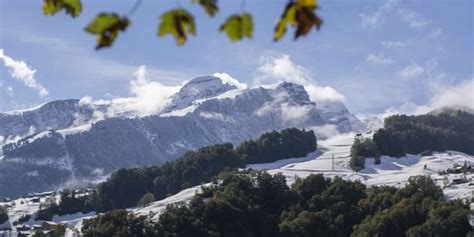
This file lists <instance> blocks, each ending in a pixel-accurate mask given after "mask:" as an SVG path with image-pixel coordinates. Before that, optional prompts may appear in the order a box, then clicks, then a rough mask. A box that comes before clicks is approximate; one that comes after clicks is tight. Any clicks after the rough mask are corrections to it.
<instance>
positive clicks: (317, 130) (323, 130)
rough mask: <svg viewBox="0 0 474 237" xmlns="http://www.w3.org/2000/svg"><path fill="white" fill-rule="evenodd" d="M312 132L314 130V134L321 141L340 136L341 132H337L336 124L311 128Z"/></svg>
mask: <svg viewBox="0 0 474 237" xmlns="http://www.w3.org/2000/svg"><path fill="white" fill-rule="evenodd" d="M311 130H313V132H314V134H315V135H316V137H317V138H318V140H319V139H322V140H324V139H327V138H330V137H334V136H336V135H338V134H339V131H338V130H337V126H336V125H334V124H326V125H322V126H313V127H311Z"/></svg>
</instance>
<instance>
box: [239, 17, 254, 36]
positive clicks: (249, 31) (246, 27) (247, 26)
mask: <svg viewBox="0 0 474 237" xmlns="http://www.w3.org/2000/svg"><path fill="white" fill-rule="evenodd" d="M242 31H243V35H244V37H247V38H252V35H253V20H252V15H250V14H248V13H244V14H243V15H242Z"/></svg>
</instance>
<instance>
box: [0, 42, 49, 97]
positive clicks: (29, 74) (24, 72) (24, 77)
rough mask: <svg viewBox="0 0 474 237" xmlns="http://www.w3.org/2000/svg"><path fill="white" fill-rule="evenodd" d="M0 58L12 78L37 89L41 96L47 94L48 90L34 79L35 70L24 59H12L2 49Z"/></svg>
mask: <svg viewBox="0 0 474 237" xmlns="http://www.w3.org/2000/svg"><path fill="white" fill-rule="evenodd" d="M0 59H2V60H3V64H4V65H5V67H6V68H8V69H9V73H10V75H11V76H12V77H13V78H14V79H16V80H18V81H20V82H21V83H23V85H25V86H27V87H29V88H32V89H34V90H36V91H38V95H39V96H40V97H42V98H43V97H46V96H47V95H48V94H49V92H48V90H47V89H46V88H45V87H44V86H43V85H41V83H39V82H37V81H36V80H35V73H36V70H34V69H31V68H30V67H29V66H28V65H27V64H26V63H25V62H24V61H21V60H14V59H13V58H11V57H9V56H8V55H6V54H5V53H4V50H3V49H0Z"/></svg>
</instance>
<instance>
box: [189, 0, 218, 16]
mask: <svg viewBox="0 0 474 237" xmlns="http://www.w3.org/2000/svg"><path fill="white" fill-rule="evenodd" d="M191 2H193V3H198V4H199V5H201V7H202V8H204V11H206V13H207V14H208V15H209V16H214V15H215V14H216V13H217V11H218V10H219V8H218V7H217V0H191Z"/></svg>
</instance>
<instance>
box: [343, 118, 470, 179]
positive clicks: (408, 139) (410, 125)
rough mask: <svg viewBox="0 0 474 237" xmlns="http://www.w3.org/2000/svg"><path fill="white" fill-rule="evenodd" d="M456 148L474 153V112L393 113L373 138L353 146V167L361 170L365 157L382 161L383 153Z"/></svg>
mask: <svg viewBox="0 0 474 237" xmlns="http://www.w3.org/2000/svg"><path fill="white" fill-rule="evenodd" d="M446 150H454V151H460V152H464V153H467V154H470V155H473V154H474V115H472V114H470V113H467V112H463V111H461V110H458V111H454V112H451V113H440V114H439V115H432V114H426V115H418V116H407V115H393V116H390V117H388V118H386V119H385V121H384V128H382V129H379V130H378V131H377V132H376V133H375V134H374V136H373V139H371V138H356V139H355V140H354V143H353V144H352V147H351V154H350V156H351V159H350V167H351V168H352V169H353V170H354V171H360V170H361V169H363V168H364V167H365V157H373V158H374V162H375V163H376V164H379V163H380V155H388V156H396V157H401V156H404V155H406V154H408V153H409V154H420V155H430V154H432V152H433V151H446Z"/></svg>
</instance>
